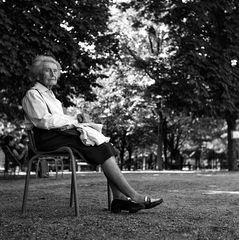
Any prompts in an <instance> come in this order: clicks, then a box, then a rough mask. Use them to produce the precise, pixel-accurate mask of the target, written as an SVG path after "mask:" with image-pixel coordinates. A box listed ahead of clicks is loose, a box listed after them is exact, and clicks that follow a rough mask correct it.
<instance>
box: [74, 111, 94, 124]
mask: <svg viewBox="0 0 239 240" xmlns="http://www.w3.org/2000/svg"><path fill="white" fill-rule="evenodd" d="M77 120H78V122H79V123H87V122H91V119H90V116H89V114H87V113H78V114H77Z"/></svg>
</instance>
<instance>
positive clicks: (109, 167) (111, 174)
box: [102, 157, 144, 202]
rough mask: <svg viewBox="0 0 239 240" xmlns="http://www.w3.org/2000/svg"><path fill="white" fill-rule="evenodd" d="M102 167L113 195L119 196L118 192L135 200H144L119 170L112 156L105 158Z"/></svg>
mask: <svg viewBox="0 0 239 240" xmlns="http://www.w3.org/2000/svg"><path fill="white" fill-rule="evenodd" d="M102 169H103V171H104V174H105V175H106V177H107V178H108V179H109V181H110V182H111V184H112V186H113V188H112V192H113V194H114V197H120V193H123V194H124V195H125V196H126V197H130V198H131V199H132V200H133V201H135V202H143V201H144V196H143V195H141V194H139V193H138V192H137V191H136V190H134V189H133V188H132V187H131V186H130V185H129V183H128V181H127V180H126V179H125V177H124V175H123V174H122V172H121V171H120V169H119V167H118V165H117V163H116V161H115V158H114V157H110V158H109V159H107V160H106V161H105V162H104V163H103V164H102ZM117 191H118V192H117Z"/></svg>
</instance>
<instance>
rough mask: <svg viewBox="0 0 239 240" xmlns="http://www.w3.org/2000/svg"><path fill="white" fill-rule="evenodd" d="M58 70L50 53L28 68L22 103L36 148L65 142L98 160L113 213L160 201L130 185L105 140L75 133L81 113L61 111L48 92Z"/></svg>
mask: <svg viewBox="0 0 239 240" xmlns="http://www.w3.org/2000/svg"><path fill="white" fill-rule="evenodd" d="M60 73H61V66H60V64H59V62H58V61H56V60H55V59H54V58H52V57H50V56H37V57H36V58H35V59H34V61H33V63H32V66H31V68H30V78H31V79H32V80H33V81H34V82H35V85H34V86H33V87H32V88H31V89H29V90H28V91H27V93H26V95H25V96H24V98H23V100H22V106H23V109H24V112H25V124H26V127H27V128H33V131H34V136H35V141H36V146H37V148H38V149H39V150H54V149H56V148H59V147H61V146H65V145H67V146H69V147H72V148H75V149H77V150H79V151H80V152H81V153H82V154H83V155H84V157H85V158H86V160H87V161H88V162H89V163H90V164H92V165H99V164H100V165H101V167H102V170H103V172H104V174H105V176H106V177H107V178H108V180H109V183H110V187H111V189H112V193H113V201H112V203H111V211H112V212H114V213H117V212H121V210H126V211H129V212H131V213H132V212H137V211H139V210H141V209H149V208H153V207H155V206H157V205H159V204H160V203H162V202H163V200H162V199H161V198H159V199H152V198H150V197H148V196H144V195H142V194H140V193H138V192H137V191H136V190H135V189H133V188H132V187H131V186H130V184H129V183H128V181H127V180H126V179H125V177H124V175H123V174H122V172H121V171H120V169H119V167H118V165H117V163H116V161H115V156H116V155H117V152H116V150H115V149H114V147H113V146H112V144H111V143H109V142H108V141H105V142H103V143H101V144H99V145H97V144H95V145H94V144H90V145H89V144H84V143H83V141H82V140H81V138H80V137H79V136H80V134H81V133H80V132H79V131H78V130H79V128H81V127H82V126H83V125H84V124H85V123H83V125H81V124H82V115H80V114H78V115H77V116H70V115H66V114H64V111H63V107H62V104H61V102H60V101H59V100H58V99H56V97H55V95H54V93H53V92H52V87H53V86H55V85H56V84H57V81H58V79H59V77H60ZM83 121H84V119H83ZM86 125H87V124H86ZM83 127H84V126H83ZM59 129H62V131H60V130H59ZM63 129H68V130H69V129H71V134H67V133H66V132H65V131H63ZM106 139H107V138H106Z"/></svg>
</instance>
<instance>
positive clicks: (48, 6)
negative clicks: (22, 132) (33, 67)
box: [0, 0, 117, 118]
mask: <svg viewBox="0 0 239 240" xmlns="http://www.w3.org/2000/svg"><path fill="white" fill-rule="evenodd" d="M108 7H109V1H108V0H100V1H93V0H91V1H74V0H69V1H47V0H42V1H28V0H20V1H19V0H6V1H1V3H0V31H1V38H0V85H1V91H0V96H1V99H3V101H2V102H1V104H0V110H1V112H6V113H7V115H8V116H9V117H12V118H15V117H16V115H17V113H19V109H18V108H19V105H20V104H21V98H22V96H23V95H24V93H25V91H26V90H27V89H28V88H29V86H30V85H31V84H32V83H31V82H29V79H28V77H27V75H28V67H29V64H31V61H32V59H33V58H34V57H35V56H36V55H39V54H49V55H52V56H54V57H55V58H57V59H58V60H59V61H60V63H61V65H62V70H63V74H62V77H61V80H60V81H59V86H58V88H57V95H59V96H61V97H60V98H61V100H62V101H63V102H64V104H65V106H69V105H71V104H72V101H71V97H72V96H74V95H76V96H77V95H79V94H84V95H85V97H86V98H87V99H90V100H92V99H93V98H94V97H95V96H94V94H93V93H92V91H91V86H94V85H96V79H97V77H98V75H99V73H98V72H97V71H98V70H99V69H100V68H101V67H102V66H105V65H106V64H107V62H108V61H109V60H110V59H109V56H110V55H113V54H115V52H116V51H117V46H116V45H117V43H116V42H115V41H114V36H112V35H110V34H108V33H107V21H108V17H109V11H108V10H109V9H108ZM106 39H107V41H106ZM111 53H113V54H111ZM9 110H10V111H9Z"/></svg>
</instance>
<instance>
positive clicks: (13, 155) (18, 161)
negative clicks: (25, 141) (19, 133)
mask: <svg viewBox="0 0 239 240" xmlns="http://www.w3.org/2000/svg"><path fill="white" fill-rule="evenodd" d="M3 151H4V153H5V155H6V162H5V170H6V171H7V170H8V168H9V166H10V165H11V164H10V163H12V165H13V166H15V167H16V166H17V165H18V166H19V167H21V166H22V165H23V164H24V162H25V159H26V157H27V153H28V148H27V147H25V148H22V149H19V148H18V146H17V144H16V140H15V138H14V137H13V136H12V135H7V136H5V137H4V139H3Z"/></svg>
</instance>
